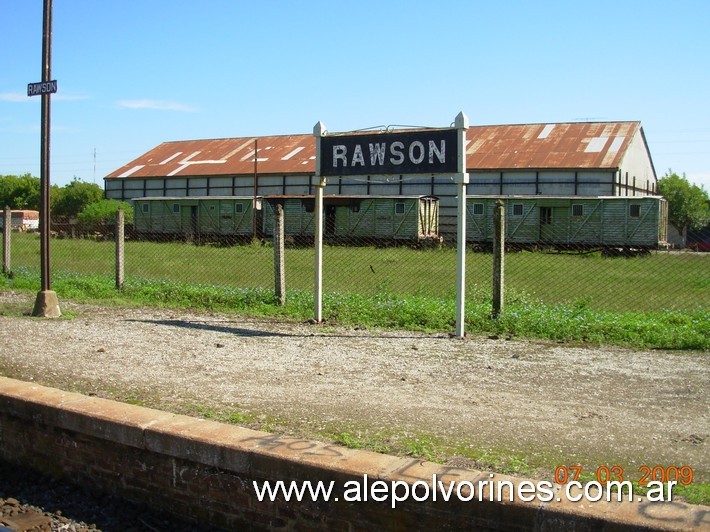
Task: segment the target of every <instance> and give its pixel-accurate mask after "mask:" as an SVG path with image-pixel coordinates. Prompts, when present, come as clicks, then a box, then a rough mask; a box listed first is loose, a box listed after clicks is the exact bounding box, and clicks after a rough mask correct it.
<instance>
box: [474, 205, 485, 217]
mask: <svg viewBox="0 0 710 532" xmlns="http://www.w3.org/2000/svg"><path fill="white" fill-rule="evenodd" d="M473 214H474V216H480V215H482V214H483V203H474V204H473Z"/></svg>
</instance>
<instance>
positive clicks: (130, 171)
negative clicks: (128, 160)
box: [118, 164, 145, 177]
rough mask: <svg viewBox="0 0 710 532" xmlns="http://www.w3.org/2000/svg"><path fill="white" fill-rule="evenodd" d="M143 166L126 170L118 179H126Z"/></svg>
mask: <svg viewBox="0 0 710 532" xmlns="http://www.w3.org/2000/svg"><path fill="white" fill-rule="evenodd" d="M144 166H145V165H144V164H139V165H136V166H134V167H133V168H131V169H130V170H126V171H125V172H123V173H122V174H121V175H120V176H118V177H128V176H129V175H133V174H135V173H136V172H137V171H138V170H140V169H141V168H143V167H144Z"/></svg>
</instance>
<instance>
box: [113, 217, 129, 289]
mask: <svg viewBox="0 0 710 532" xmlns="http://www.w3.org/2000/svg"><path fill="white" fill-rule="evenodd" d="M114 237H115V239H116V288H117V289H118V290H120V289H121V288H123V283H124V279H125V269H126V266H125V265H126V256H125V217H124V213H123V207H119V208H118V210H117V211H116V234H115V235H114Z"/></svg>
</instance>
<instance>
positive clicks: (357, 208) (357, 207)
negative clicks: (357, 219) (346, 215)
mask: <svg viewBox="0 0 710 532" xmlns="http://www.w3.org/2000/svg"><path fill="white" fill-rule="evenodd" d="M350 210H351V211H352V212H360V204H359V203H357V202H354V203H351V204H350Z"/></svg>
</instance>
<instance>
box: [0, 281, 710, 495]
mask: <svg viewBox="0 0 710 532" xmlns="http://www.w3.org/2000/svg"><path fill="white" fill-rule="evenodd" d="M3 303H4V304H6V306H7V304H11V305H18V304H19V307H17V308H25V307H24V306H23V305H24V304H25V303H26V309H30V308H31V306H32V300H31V299H30V298H29V296H27V295H20V294H13V293H8V292H5V293H0V304H3ZM62 307H63V310H68V311H71V312H72V314H73V315H74V317H73V318H72V319H59V320H39V319H33V318H28V317H20V316H14V317H12V316H0V373H2V374H5V375H6V376H10V377H16V378H24V379H27V380H29V379H34V380H36V381H38V382H41V383H43V384H48V385H54V386H58V387H65V388H73V389H81V390H83V391H85V392H86V391H92V392H93V393H96V394H97V395H101V396H105V397H118V398H125V397H127V396H128V395H129V394H130V393H135V394H137V396H138V397H140V398H146V397H150V398H153V400H154V402H151V406H155V405H156V403H157V404H158V405H159V406H161V407H163V408H165V409H169V407H170V406H171V405H174V406H183V407H184V405H185V404H200V405H203V406H207V407H210V408H221V407H230V408H231V407H234V406H235V405H236V406H237V408H238V409H239V410H241V411H247V412H252V413H258V414H267V415H272V416H277V417H278V418H279V419H282V420H283V419H285V420H288V422H287V426H286V427H282V428H284V429H288V430H291V431H293V432H296V433H299V434H302V435H311V436H312V435H314V434H317V433H318V432H322V431H323V430H325V429H328V428H332V429H334V430H337V431H341V432H342V431H348V432H349V433H351V434H354V435H357V434H358V433H359V434H364V435H372V434H375V433H378V432H379V433H383V434H388V435H390V437H391V438H393V439H396V438H398V437H410V438H411V437H421V438H423V439H426V438H430V439H444V440H448V441H451V442H459V443H461V444H463V445H467V446H468V447H470V448H471V449H474V450H482V449H483V450H488V451H489V452H490V454H491V456H494V455H495V456H501V455H506V453H510V454H511V455H514V456H517V457H518V458H520V457H522V458H523V459H524V460H525V461H526V462H528V463H529V464H533V465H536V464H540V463H546V464H547V465H548V467H549V465H550V464H554V463H558V462H559V463H562V464H576V463H583V464H585V465H586V466H587V467H588V468H593V469H596V467H597V466H601V465H609V466H611V465H614V464H617V463H618V464H621V465H623V466H624V467H625V468H626V469H627V471H630V473H629V475H628V477H629V479H630V480H638V478H639V477H640V474H639V473H638V472H637V469H638V467H639V466H641V465H644V464H645V465H648V466H651V467H653V466H655V465H662V466H670V465H677V466H681V465H690V466H691V467H693V469H694V470H695V473H696V478H700V479H703V480H705V481H707V480H710V478H709V474H708V471H710V468H709V465H710V460H709V458H710V453H709V452H708V446H709V444H710V443H709V441H708V436H709V435H710V423H709V418H710V414H709V411H708V390H710V356H708V354H707V353H697V352H666V351H632V350H627V349H621V348H608V347H604V348H587V347H573V346H569V345H565V344H550V343H542V342H527V341H515V340H505V339H488V338H471V339H467V340H457V339H451V338H449V337H448V335H422V334H417V333H407V332H404V333H402V332H382V331H373V330H366V331H361V330H351V329H344V328H337V327H328V326H313V325H306V324H298V323H283V322H273V321H269V320H255V319H249V318H240V317H234V316H222V315H207V314H193V313H189V312H184V311H168V310H154V309H122V308H120V309H107V308H100V307H90V306H78V305H73V304H71V303H63V305H62ZM450 458H452V459H453V460H457V458H456V457H450ZM458 460H459V461H461V459H458ZM463 465H466V464H463ZM468 465H474V466H478V467H485V465H486V464H485V463H480V462H479V463H477V464H474V463H470V464H468ZM589 472H593V471H592V470H590V471H589Z"/></svg>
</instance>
